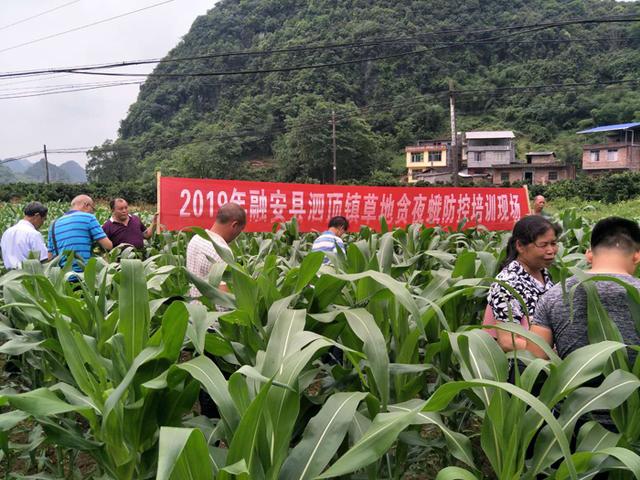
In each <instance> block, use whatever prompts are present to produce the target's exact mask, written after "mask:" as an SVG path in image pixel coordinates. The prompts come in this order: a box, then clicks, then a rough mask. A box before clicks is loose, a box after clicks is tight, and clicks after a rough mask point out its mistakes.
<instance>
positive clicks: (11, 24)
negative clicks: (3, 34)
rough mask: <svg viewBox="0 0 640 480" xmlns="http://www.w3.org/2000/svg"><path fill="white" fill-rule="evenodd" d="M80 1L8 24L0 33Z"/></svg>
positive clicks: (76, 0) (2, 27) (0, 29)
mask: <svg viewBox="0 0 640 480" xmlns="http://www.w3.org/2000/svg"><path fill="white" fill-rule="evenodd" d="M81 1H82V0H73V1H72V2H67V3H64V4H62V5H58V6H57V7H54V8H50V9H49V10H45V11H44V12H40V13H38V14H36V15H32V16H30V17H27V18H23V19H22V20H18V21H17V22H13V23H9V24H7V25H3V26H1V27H0V31H2V30H6V29H7V28H10V27H15V26H16V25H20V24H21V23H25V22H28V21H29V20H33V19H34V18H38V17H42V16H43V15H46V14H47V13H51V12H55V11H56V10H60V9H61V8H64V7H68V6H69V5H73V4H74V3H78V2H81Z"/></svg>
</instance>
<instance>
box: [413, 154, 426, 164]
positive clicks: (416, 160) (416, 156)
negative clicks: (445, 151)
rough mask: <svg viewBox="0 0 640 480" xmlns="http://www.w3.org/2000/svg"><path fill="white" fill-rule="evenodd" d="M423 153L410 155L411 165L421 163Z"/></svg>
mask: <svg viewBox="0 0 640 480" xmlns="http://www.w3.org/2000/svg"><path fill="white" fill-rule="evenodd" d="M423 156H424V153H422V152H420V153H412V154H411V163H420V162H422V159H423Z"/></svg>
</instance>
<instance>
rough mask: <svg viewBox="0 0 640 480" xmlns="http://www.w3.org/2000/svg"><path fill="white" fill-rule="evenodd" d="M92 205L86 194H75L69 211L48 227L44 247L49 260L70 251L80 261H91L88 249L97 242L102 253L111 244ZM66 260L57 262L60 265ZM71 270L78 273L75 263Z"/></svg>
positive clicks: (110, 247) (80, 268)
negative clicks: (77, 256)
mask: <svg viewBox="0 0 640 480" xmlns="http://www.w3.org/2000/svg"><path fill="white" fill-rule="evenodd" d="M94 211H95V204H94V203H93V200H92V199H91V197H89V196H88V195H78V196H77V197H75V198H74V199H73V200H72V201H71V210H69V211H68V212H67V213H65V214H64V215H63V216H62V217H60V218H58V219H56V220H55V221H54V222H53V223H52V224H51V226H50V227H49V238H48V247H49V253H50V254H51V256H52V257H55V256H57V255H62V254H63V253H64V252H65V251H68V250H71V251H73V252H74V253H75V254H76V255H79V256H80V257H81V258H82V260H83V261H84V262H87V261H88V260H89V259H90V258H91V249H92V247H93V244H94V243H96V242H97V243H98V245H100V246H101V247H102V248H104V249H105V250H111V249H112V248H113V244H112V243H111V240H109V239H108V238H107V235H106V234H105V233H104V231H103V230H102V227H101V226H100V224H99V223H98V220H96V217H95V215H94V214H93V212H94ZM66 260H67V258H66V257H63V258H62V259H61V260H60V265H61V266H64V264H65V263H66ZM73 270H74V271H76V272H82V267H81V266H80V265H79V264H78V262H76V261H74V262H73Z"/></svg>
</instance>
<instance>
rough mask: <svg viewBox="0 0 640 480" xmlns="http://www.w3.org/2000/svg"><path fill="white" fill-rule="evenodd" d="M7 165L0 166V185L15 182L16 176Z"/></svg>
mask: <svg viewBox="0 0 640 480" xmlns="http://www.w3.org/2000/svg"><path fill="white" fill-rule="evenodd" d="M8 165H10V164H9V163H8V164H7V165H2V164H0V183H14V182H16V181H17V178H16V175H15V174H14V173H13V171H12V170H11V169H10V168H9V166H8Z"/></svg>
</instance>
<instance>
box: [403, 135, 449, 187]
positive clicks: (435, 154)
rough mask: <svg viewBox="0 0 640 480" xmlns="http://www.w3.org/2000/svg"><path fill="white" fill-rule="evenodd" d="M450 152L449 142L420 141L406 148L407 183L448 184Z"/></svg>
mask: <svg viewBox="0 0 640 480" xmlns="http://www.w3.org/2000/svg"><path fill="white" fill-rule="evenodd" d="M450 150H451V142H448V141H446V140H421V141H419V142H418V143H417V145H412V146H409V147H406V148H405V149H404V151H405V154H406V162H407V182H408V183H416V182H418V181H426V182H429V183H435V182H436V181H440V182H450V181H451V166H450V165H449V152H450Z"/></svg>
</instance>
